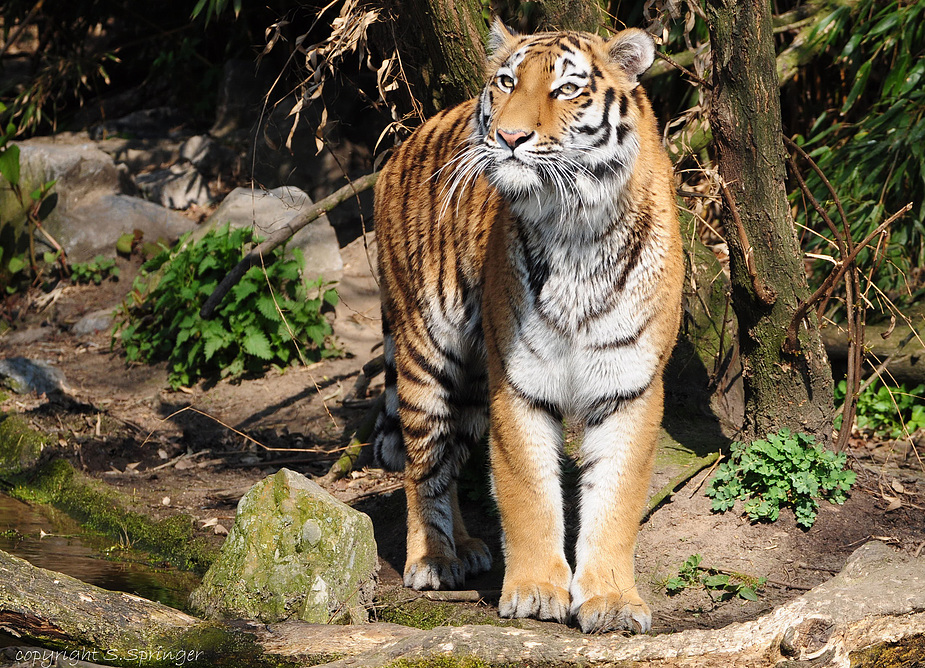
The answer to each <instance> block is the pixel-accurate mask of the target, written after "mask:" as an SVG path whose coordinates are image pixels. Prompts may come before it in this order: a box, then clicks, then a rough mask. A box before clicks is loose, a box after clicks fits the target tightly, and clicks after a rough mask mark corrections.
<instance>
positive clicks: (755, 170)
mask: <svg viewBox="0 0 925 668" xmlns="http://www.w3.org/2000/svg"><path fill="white" fill-rule="evenodd" d="M706 13H707V22H708V24H709V29H710V43H711V46H712V49H713V86H714V89H713V100H712V111H711V117H710V119H711V125H712V127H713V136H714V141H715V146H716V155H717V159H718V163H719V172H720V177H721V179H722V181H723V183H724V187H723V195H724V203H725V206H724V219H725V226H726V230H728V233H727V235H726V236H727V241H728V243H729V252H730V268H731V276H732V286H733V287H732V305H733V308H734V310H735V313H736V316H737V318H738V323H739V339H740V340H739V344H740V351H741V358H742V365H743V381H744V388H745V402H746V404H745V406H746V409H745V415H746V425H745V427H746V433H747V434H748V435H749V436H763V435H764V434H765V433H766V432H768V431H777V430H779V429H781V428H783V427H787V428H790V429H792V430H796V431H803V432H807V433H812V434H814V435H816V437H817V438H819V439H820V440H822V441H825V442H828V441H829V440H830V438H831V431H832V425H831V420H832V412H833V406H832V403H833V400H832V375H831V371H830V369H829V363H828V359H827V358H826V355H825V350H824V348H823V347H822V342H821V340H820V337H819V333H818V330H817V328H816V323H815V321H814V320H812V321H810V322H809V323H808V326H807V323H799V349H798V350H796V351H793V352H785V350H784V348H783V344H784V341H785V339H786V334H787V330H788V328H789V326H790V323H791V320H792V319H793V314H794V311H795V310H796V308H797V306H798V304H799V303H800V302H801V300H804V299H806V298H807V297H808V296H809V290H808V288H807V284H806V277H805V274H804V270H803V263H802V254H801V252H800V247H799V244H798V242H797V238H796V235H795V233H794V227H793V222H792V220H791V218H790V210H789V206H788V203H787V195H786V189H785V185H784V182H785V176H786V173H785V167H784V165H785V162H784V147H783V143H782V138H781V137H782V134H781V116H780V97H779V93H778V80H777V72H776V67H775V57H774V41H773V40H774V38H773V34H772V28H771V8H770V5H769V4H768V3H767V2H736V0H708V2H707V3H706Z"/></svg>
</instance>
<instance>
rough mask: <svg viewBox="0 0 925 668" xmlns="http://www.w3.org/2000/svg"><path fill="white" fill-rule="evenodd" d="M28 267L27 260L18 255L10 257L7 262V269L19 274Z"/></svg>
mask: <svg viewBox="0 0 925 668" xmlns="http://www.w3.org/2000/svg"><path fill="white" fill-rule="evenodd" d="M25 267H26V260H25V259H24V258H22V257H20V256H18V255H14V256H13V257H11V258H10V261H9V262H7V263H6V269H7V271H9V272H10V273H11V274H18V273H19V272H21V271H22V270H23V269H24V268H25Z"/></svg>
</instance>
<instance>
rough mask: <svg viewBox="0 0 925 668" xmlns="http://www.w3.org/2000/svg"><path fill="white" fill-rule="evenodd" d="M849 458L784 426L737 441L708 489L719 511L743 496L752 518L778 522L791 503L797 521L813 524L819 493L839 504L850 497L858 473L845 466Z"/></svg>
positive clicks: (799, 523) (804, 525)
mask: <svg viewBox="0 0 925 668" xmlns="http://www.w3.org/2000/svg"><path fill="white" fill-rule="evenodd" d="M846 461H847V457H846V456H845V454H844V453H835V452H832V451H831V450H826V449H825V448H823V447H822V446H821V445H820V444H818V443H816V440H815V438H814V437H813V436H810V435H807V434H793V433H791V432H790V431H789V430H787V429H782V430H781V431H779V432H778V433H776V434H768V436H767V438H766V439H764V440H756V441H752V443H750V444H745V443H738V442H736V443H733V444H732V446H731V450H730V453H729V460H728V461H726V462H724V463H722V464H720V466H719V467H718V468H717V470H716V476H715V477H714V478H713V480H712V481H711V482H710V485H709V487H708V488H707V492H706V493H707V496H709V497H711V498H712V499H713V510H714V511H719V512H724V511H726V510H729V509H731V508H732V507H733V506H734V505H735V502H736V501H737V500H742V501H743V502H744V508H743V509H744V511H745V513H746V514H747V515H748V517H749V519H751V520H752V521H753V522H757V521H770V522H773V521H775V520H777V518H778V517H779V516H780V511H781V509H782V508H792V509H793V512H794V515H796V521H797V524H798V525H800V526H802V527H805V528H807V529H808V528H809V527H811V526H812V525H813V523H814V522H815V521H816V513H817V511H818V508H819V500H820V499H823V498H824V499H827V500H828V501H829V502H831V503H836V504H841V503H844V502H845V500H846V499H847V496H848V490H850V489H851V486H852V485H853V484H854V480H855V473H854V471H851V470H847V469H846V468H845V464H846Z"/></svg>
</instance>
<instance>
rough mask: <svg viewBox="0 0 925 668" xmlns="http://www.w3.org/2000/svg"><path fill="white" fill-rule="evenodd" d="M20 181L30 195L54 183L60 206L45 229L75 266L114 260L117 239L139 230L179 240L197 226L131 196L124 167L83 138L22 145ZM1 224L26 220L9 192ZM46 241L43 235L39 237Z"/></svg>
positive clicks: (0, 207) (0, 201) (3, 194)
mask: <svg viewBox="0 0 925 668" xmlns="http://www.w3.org/2000/svg"><path fill="white" fill-rule="evenodd" d="M18 146H19V150H20V157H19V162H20V172H21V176H20V180H21V187H22V191H23V193H24V194H25V195H26V196H27V197H28V194H29V193H31V192H32V191H33V190H35V189H37V188H39V187H40V186H41V185H42V184H43V183H46V182H48V181H52V180H53V181H55V182H56V183H55V186H54V189H53V191H52V192H53V193H54V196H55V197H56V198H57V203H56V206H55V207H54V209H53V210H52V211H51V213H50V214H49V215H48V217H47V218H46V219H45V221H44V222H43V227H44V228H45V229H46V230H47V231H48V232H49V234H51V235H52V236H53V237H54V238H55V239H56V240H57V241H58V243H60V244H61V245H62V246H63V247H64V249H65V251H66V252H67V254H68V257H69V258H70V259H71V260H72V261H77V262H85V261H88V260H90V259H92V258H93V257H94V256H95V255H98V254H100V253H104V254H109V255H114V254H115V244H116V240H117V239H118V238H119V237H120V236H121V235H122V234H124V233H126V232H132V231H134V230H135V229H139V230H141V231H142V232H143V233H144V236H145V238H146V239H152V240H155V239H158V238H161V237H163V238H165V239H175V238H177V237H179V236H180V235H181V234H183V233H185V232H187V231H189V230H190V229H192V228H193V227H194V226H195V223H194V222H193V221H192V220H189V219H188V218H185V217H184V216H182V215H180V214H178V213H175V212H173V211H169V210H167V209H164V208H163V207H160V206H157V205H155V204H153V203H151V202H146V201H144V200H141V199H138V198H136V197H131V196H129V194H128V193H131V192H133V191H134V186H133V185H132V182H131V177H130V175H129V174H128V170H127V169H126V168H124V167H119V166H116V164H115V162H114V161H113V159H112V158H111V157H110V156H109V155H107V154H106V153H104V152H103V151H101V150H100V149H99V148H97V147H96V145H94V143H93V142H91V141H88V139H87V137H86V136H84V135H70V136H67V135H63V136H58V137H55V138H52V139H49V138H35V139H29V140H26V141H23V142H19V143H18ZM0 219H2V220H4V221H23V220H24V215H23V207H22V205H21V204H20V203H19V202H18V200H17V199H16V198H15V196H14V195H13V193H12V192H11V191H9V190H8V189H3V190H0ZM36 238H37V239H38V240H40V241H41V240H42V236H41V235H37V236H36Z"/></svg>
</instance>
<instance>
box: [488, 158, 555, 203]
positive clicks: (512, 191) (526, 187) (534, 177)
mask: <svg viewBox="0 0 925 668" xmlns="http://www.w3.org/2000/svg"><path fill="white" fill-rule="evenodd" d="M487 176H488V180H489V182H490V183H491V184H492V185H493V186H494V187H495V188H497V189H498V190H499V191H500V192H501V194H502V195H505V196H506V197H509V198H512V199H516V198H519V197H525V196H527V195H530V194H531V193H535V192H537V191H539V190H541V189H542V188H543V180H542V179H541V178H540V175H539V174H537V172H536V170H534V169H533V168H532V167H530V166H529V165H527V164H526V163H524V162H522V161H520V160H518V159H517V158H513V157H511V158H507V159H505V160H502V161H500V162H495V163H493V164H492V165H491V166H490V167H489V168H488V174H487Z"/></svg>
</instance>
